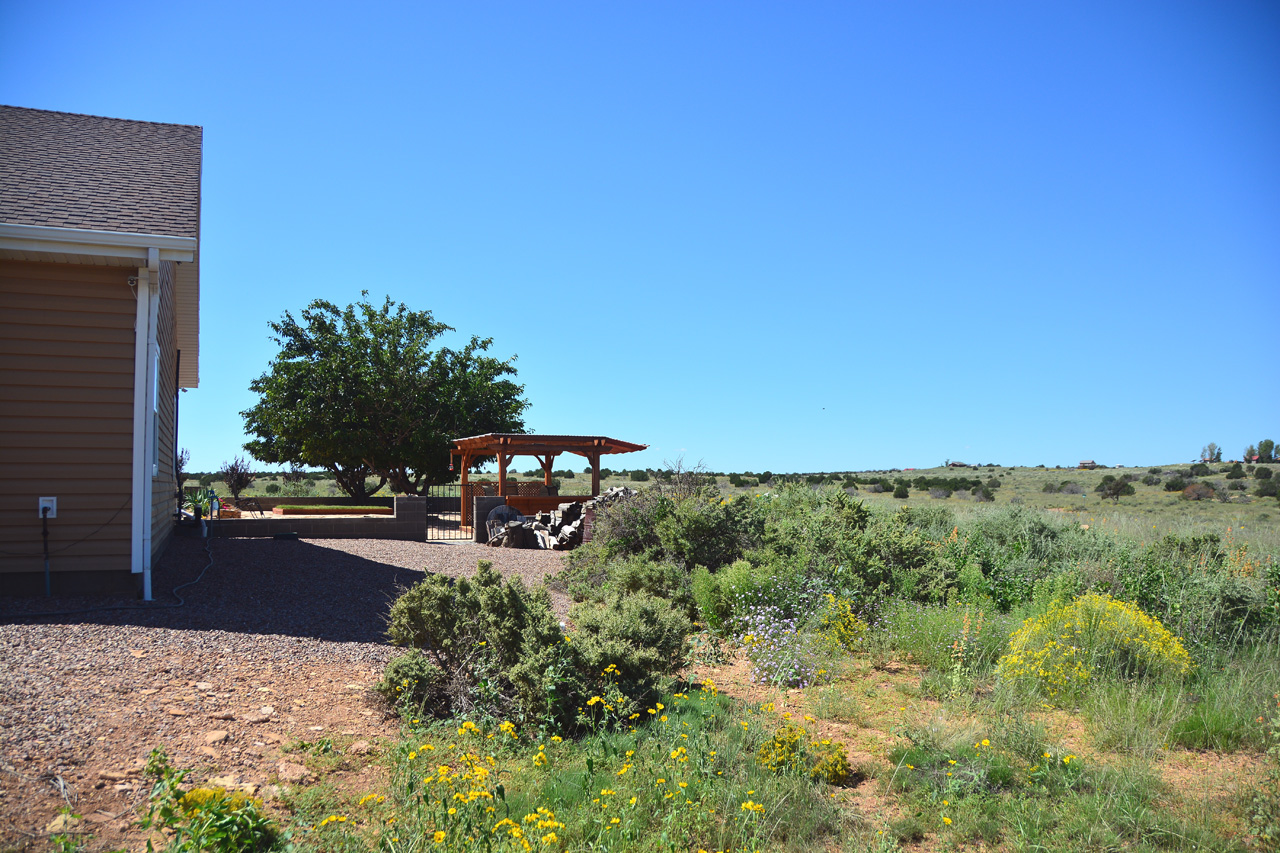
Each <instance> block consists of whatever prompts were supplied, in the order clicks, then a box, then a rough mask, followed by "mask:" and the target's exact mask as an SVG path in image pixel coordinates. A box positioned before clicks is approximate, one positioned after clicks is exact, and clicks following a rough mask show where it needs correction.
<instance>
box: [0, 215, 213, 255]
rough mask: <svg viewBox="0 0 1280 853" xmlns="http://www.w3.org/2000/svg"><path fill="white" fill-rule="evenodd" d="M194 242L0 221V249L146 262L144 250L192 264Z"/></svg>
mask: <svg viewBox="0 0 1280 853" xmlns="http://www.w3.org/2000/svg"><path fill="white" fill-rule="evenodd" d="M196 242H197V241H196V238H195V237H172V236H169V235H167V234H135V233H133V232H130V231H91V230H89V229H86V228H56V227H53V226H48V225H15V224H13V223H9V222H0V249H14V250H17V251H21V252H48V253H50V254H57V253H61V254H68V255H98V256H100V257H109V258H137V259H138V260H140V261H142V262H143V263H146V262H147V250H148V249H158V250H159V251H160V260H162V261H182V262H184V263H191V262H192V261H194V260H195V257H196Z"/></svg>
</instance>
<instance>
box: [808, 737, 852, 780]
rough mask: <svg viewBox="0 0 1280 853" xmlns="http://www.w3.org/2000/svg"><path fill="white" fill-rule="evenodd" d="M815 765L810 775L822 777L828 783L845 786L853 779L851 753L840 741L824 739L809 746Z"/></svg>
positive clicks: (817, 777) (816, 777)
mask: <svg viewBox="0 0 1280 853" xmlns="http://www.w3.org/2000/svg"><path fill="white" fill-rule="evenodd" d="M809 748H810V759H811V760H812V761H813V767H812V768H810V770H809V775H810V776H812V777H813V778H815V779H821V780H822V781H823V782H826V783H827V784H828V785H835V786H843V785H847V784H849V782H850V781H852V779H853V775H854V774H853V765H851V764H850V763H849V754H848V753H847V752H845V750H844V745H843V744H841V743H840V742H839V741H833V740H827V739H825V738H824V739H823V740H820V741H816V742H814V743H812V744H810V746H809Z"/></svg>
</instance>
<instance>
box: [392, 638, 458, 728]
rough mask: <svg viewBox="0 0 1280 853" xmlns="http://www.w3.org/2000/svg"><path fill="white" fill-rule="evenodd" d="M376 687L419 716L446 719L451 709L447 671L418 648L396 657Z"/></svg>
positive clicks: (395, 702)
mask: <svg viewBox="0 0 1280 853" xmlns="http://www.w3.org/2000/svg"><path fill="white" fill-rule="evenodd" d="M374 689H375V690H377V691H378V692H379V693H381V694H382V696H383V698H384V699H386V700H387V701H388V702H391V703H393V704H395V705H396V706H398V707H399V708H400V709H401V710H402V711H403V710H412V711H413V713H414V714H415V715H416V716H422V717H440V718H444V717H447V716H449V714H450V712H451V708H450V705H449V694H448V684H447V680H446V678H445V674H444V670H442V669H440V667H438V666H436V665H435V664H433V663H432V662H431V661H429V660H427V658H426V657H425V656H424V655H423V654H422V652H420V651H418V650H417V649H415V650H413V651H411V652H409V653H408V654H404V655H400V656H398V657H395V658H392V660H391V662H390V663H388V664H387V668H386V670H385V671H384V672H383V673H382V680H381V681H379V682H378V684H377V686H376V687H375V688H374Z"/></svg>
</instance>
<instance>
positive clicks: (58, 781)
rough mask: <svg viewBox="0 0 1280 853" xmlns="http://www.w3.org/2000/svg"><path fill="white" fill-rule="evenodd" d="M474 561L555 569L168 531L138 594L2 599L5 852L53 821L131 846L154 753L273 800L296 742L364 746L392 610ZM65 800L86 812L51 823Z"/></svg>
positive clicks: (460, 550) (374, 723)
mask: <svg viewBox="0 0 1280 853" xmlns="http://www.w3.org/2000/svg"><path fill="white" fill-rule="evenodd" d="M478 559H490V560H493V561H494V565H495V568H497V569H498V570H499V571H501V572H503V573H504V574H505V575H508V576H513V575H518V576H520V577H522V578H524V579H525V581H526V582H527V583H530V584H536V583H538V582H540V581H541V579H542V578H544V577H545V576H547V575H549V574H553V573H554V572H556V571H559V569H560V555H559V554H558V553H553V552H539V551H510V550H505V549H496V548H485V547H483V546H479V545H474V544H472V543H450V544H433V543H422V542H389V541H385V540H310V541H308V540H302V541H292V542H289V541H275V540H254V539H218V540H213V542H212V545H211V546H210V550H209V552H206V550H205V543H204V542H203V541H202V540H197V539H175V540H174V542H173V543H172V544H171V545H170V547H169V549H168V550H167V552H166V554H165V556H164V559H163V560H162V561H161V562H160V564H159V565H157V567H156V569H155V573H154V588H155V589H156V590H157V595H156V598H157V600H156V601H155V602H152V603H150V604H147V603H143V602H136V601H123V600H122V601H107V600H103V599H65V598H63V599H53V600H47V599H43V598H39V599H0V655H2V656H3V661H4V664H3V667H0V850H3V851H8V850H22V851H27V850H31V851H38V850H45V849H49V845H50V840H49V839H50V836H51V835H52V834H53V833H54V832H56V831H58V830H62V831H65V832H67V833H69V834H74V835H76V836H77V837H78V838H77V840H78V841H80V842H81V843H84V844H85V849H87V850H90V851H102V850H120V849H127V850H140V849H142V847H143V846H144V845H145V838H144V836H143V835H142V833H141V831H140V830H138V829H137V828H136V823H137V820H138V818H139V816H140V815H141V814H143V813H145V804H146V801H147V795H148V793H149V784H148V783H147V782H146V781H145V780H144V779H143V778H142V775H141V769H142V767H143V765H144V764H145V762H146V759H147V756H148V754H149V753H150V752H151V750H152V749H153V748H155V747H163V748H164V749H165V750H166V751H167V752H168V754H169V756H170V759H171V761H172V763H173V765H174V766H175V767H180V768H192V769H193V773H192V775H191V777H190V780H191V781H193V782H203V781H209V780H216V781H215V782H214V784H221V785H224V786H227V787H237V786H238V787H242V788H244V789H246V790H251V791H254V792H256V793H257V794H258V795H260V796H265V797H267V798H268V800H270V798H271V796H272V795H273V794H275V793H276V792H277V791H278V788H277V787H276V786H278V785H279V784H280V783H282V782H293V781H302V780H304V779H306V778H307V776H306V775H304V774H306V773H307V771H306V769H305V767H304V766H303V763H302V759H301V758H300V757H299V755H298V754H297V753H296V752H288V751H286V750H288V747H289V746H290V744H296V743H297V742H298V741H311V742H315V741H319V740H321V739H329V740H331V741H332V742H333V743H334V744H335V745H336V746H338V747H339V748H341V749H343V750H346V751H349V752H351V753H352V754H374V753H376V752H377V749H378V744H379V742H380V741H381V740H384V739H389V738H392V737H394V736H395V735H396V734H397V732H398V730H399V727H398V724H397V722H396V720H395V719H394V718H393V717H392V716H391V715H390V714H389V712H388V708H387V706H386V705H385V703H383V702H382V701H381V699H380V698H379V697H378V696H377V694H375V693H373V692H372V690H371V688H372V686H373V685H374V684H375V683H376V682H377V681H378V679H379V677H380V675H381V672H382V669H383V667H384V666H385V664H386V662H387V661H388V660H389V659H390V658H391V657H392V656H394V655H395V654H396V653H397V651H396V650H395V649H394V648H392V647H391V646H389V645H388V644H387V643H386V642H385V638H384V635H383V631H384V628H385V624H386V616H387V612H388V609H389V607H390V604H391V602H392V601H393V600H394V599H395V597H396V596H397V595H398V594H399V592H400V591H402V590H403V589H405V588H407V587H409V586H411V585H412V584H413V583H415V582H416V581H418V580H420V579H421V578H422V577H423V576H424V572H425V571H433V572H438V573H443V574H446V575H449V576H453V577H458V576H462V575H469V574H472V573H474V571H475V567H476V562H477V560H478ZM202 571H203V576H201V572H202ZM197 578H199V580H198V582H196V583H194V584H193V585H191V586H187V587H185V588H182V589H179V590H178V592H177V594H176V595H175V594H172V593H168V594H161V593H160V591H161V590H171V589H173V588H174V587H177V586H179V585H180V584H185V583H187V582H188V581H193V580H196V579H197ZM180 597H181V598H180ZM553 599H554V601H553V603H554V605H555V607H556V609H557V611H558V612H560V613H561V614H563V613H564V612H566V610H567V606H568V602H567V600H565V599H564V598H563V597H562V596H553ZM180 602H181V606H176V605H179V603H180ZM102 608H114V609H102ZM51 609H57V610H58V611H59V612H60V615H45V616H40V615H38V614H39V613H41V612H48V611H49V610H51ZM65 611H84V612H65ZM367 763H368V762H355V764H358V765H359V766H361V767H365V765H367ZM342 772H343V771H338V775H339V776H341V774H342ZM361 772H364V773H366V774H367V773H369V772H371V771H370V769H369V768H367V767H365V769H364V770H363V771H361V770H352V771H351V773H352V775H358V774H359V773H361ZM338 782H339V783H340V784H343V783H347V784H359V783H360V780H359V779H350V780H342V779H339V780H338ZM64 809H67V810H70V811H72V812H74V813H75V814H77V815H81V816H82V817H81V819H80V820H78V821H66V819H61V820H62V821H63V824H62V825H61V826H60V825H59V824H58V823H55V821H57V820H59V819H60V818H59V815H60V812H61V811H62V810H64Z"/></svg>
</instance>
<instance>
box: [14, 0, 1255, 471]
mask: <svg viewBox="0 0 1280 853" xmlns="http://www.w3.org/2000/svg"><path fill="white" fill-rule="evenodd" d="M0 102H3V103H8V104H14V105H18V106H26V107H37V108H42V109H52V110H65V111H70V112H80V113H90V114H95V115H106V116H116V117H122V118H133V119H144V120H151V121H162V122H180V123H188V124H199V125H202V126H203V127H204V185H203V194H204V195H203V199H204V206H203V225H202V235H201V239H202V243H201V265H202V269H201V277H202V288H203V289H202V293H201V353H200V387H199V388H198V389H196V390H193V391H190V392H188V393H186V394H184V395H183V398H182V414H181V417H182V434H181V437H180V442H181V444H182V445H183V446H185V447H188V448H189V449H190V451H191V466H192V468H193V469H195V470H207V469H213V468H216V467H217V466H218V465H219V464H220V463H221V462H223V461H224V460H227V459H229V458H230V457H232V456H233V455H235V454H236V453H237V452H240V445H241V444H242V443H243V441H244V440H245V439H244V436H243V435H242V425H243V422H242V419H241V417H240V415H239V412H240V411H241V410H243V409H246V408H248V407H249V406H250V405H252V404H253V402H254V398H253V396H252V395H251V394H250V393H249V391H248V384H249V382H250V380H251V379H253V378H254V377H255V376H258V375H259V374H261V373H262V372H263V371H264V370H265V369H266V367H267V364H268V362H269V360H270V359H271V357H272V355H273V354H274V352H275V349H274V346H273V345H272V344H271V342H270V341H269V340H268V328H267V324H268V323H269V322H270V321H271V320H274V319H277V318H279V317H280V315H281V313H282V312H284V311H286V310H291V311H294V312H296V311H297V310H299V309H301V308H302V307H303V306H305V305H306V304H307V303H308V302H309V301H310V300H312V299H314V298H317V297H323V298H326V299H329V300H331V301H334V302H337V303H339V304H344V305H345V304H347V303H348V302H351V301H353V300H355V299H357V298H359V294H360V291H361V290H362V289H367V290H368V291H369V292H370V295H371V296H372V297H373V298H375V299H380V298H381V297H382V296H383V295H386V294H389V295H390V296H391V297H392V298H394V299H396V300H399V301H403V302H405V303H407V304H408V305H410V306H411V307H413V308H424V309H430V310H431V311H433V312H434V313H435V315H436V317H437V318H438V319H440V320H443V321H444V322H447V323H449V324H450V325H452V326H454V327H456V328H457V329H458V331H459V333H460V334H467V335H470V334H473V333H475V334H481V335H486V336H492V337H493V338H494V349H493V353H494V354H496V355H500V356H504V357H505V356H509V355H513V354H518V356H519V361H518V362H517V364H518V367H519V375H520V379H521V381H522V382H524V384H525V387H526V394H527V398H528V400H529V401H530V402H531V404H532V405H531V407H530V409H529V411H528V413H527V424H528V427H529V429H530V431H535V432H547V433H592V434H605V435H611V436H614V437H616V438H621V439H625V440H628V441H635V442H641V443H647V444H650V445H652V447H651V449H650V450H648V451H645V452H644V453H643V454H635V455H632V456H628V457H618V458H617V460H616V462H615V465H614V467H622V466H624V465H625V466H626V467H640V466H650V467H656V466H659V465H661V464H662V463H663V461H664V460H674V459H676V458H677V457H681V456H683V457H684V459H685V461H686V463H697V462H699V461H702V462H704V463H705V464H706V465H707V466H709V467H710V468H712V469H715V470H725V471H737V470H743V469H752V470H756V471H759V470H762V469H770V470H773V471H812V470H845V469H865V468H882V467H924V466H929V465H936V464H939V463H941V462H942V460H943V459H946V458H951V459H962V460H965V461H970V462H987V461H995V462H999V463H1002V464H1025V465H1035V464H1040V463H1044V464H1047V465H1051V466H1052V465H1054V464H1074V463H1075V462H1076V461H1077V460H1079V459H1082V458H1094V459H1097V460H1098V461H1100V462H1104V463H1108V464H1156V463H1168V462H1174V461H1181V460H1187V459H1190V458H1192V456H1194V455H1195V454H1196V453H1197V452H1198V451H1199V449H1200V447H1201V445H1203V444H1205V443H1206V442H1209V441H1215V442H1217V443H1218V444H1220V445H1223V446H1224V448H1225V449H1226V455H1227V456H1228V457H1238V456H1240V455H1241V453H1242V451H1243V448H1244V446H1245V445H1246V444H1248V443H1250V442H1256V441H1258V440H1259V439H1261V438H1267V437H1270V438H1274V439H1277V440H1280V389H1278V384H1280V383H1278V381H1277V380H1278V378H1280V375H1278V371H1277V366H1278V364H1280V359H1278V358H1277V356H1280V334H1277V320H1278V316H1280V5H1278V4H1276V3H1274V2H1269V0H1267V2H1227V3H1223V2H1214V1H1213V0H1206V2H1198V3H1188V2H1176V0H1174V1H1173V2H1161V3H1150V2H1114V0H1107V2H1083V3H1082V2H1076V0H1073V2H1067V3H1017V2H1008V3H965V4H957V3H951V2H937V3H921V2H880V3H861V4H860V3H845V2H838V3H836V2H833V3H798V4H781V3H744V2H724V3H714V2H698V3H635V2H630V3H626V2H624V3H616V2H611V3H586V2H582V3H570V4H566V3H555V2H539V3H519V4H517V3H503V4H494V3H484V2H474V3H473V2H467V3H413V4H405V5H402V6H390V5H382V4H378V5H367V6H366V5H360V4H350V3H342V4H331V3H316V2H312V3H305V4H301V3H300V4H295V5H292V6H286V5H276V4H268V3H252V4H240V3H234V2H230V3H216V4H213V3H205V4H183V3H154V4H146V3H131V2H121V3H99V2H94V3H85V2H81V3H73V2H57V0H53V2H50V0H41V2H32V1H31V0H7V2H5V3H2V4H0ZM575 467H577V465H576V464H575Z"/></svg>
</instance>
